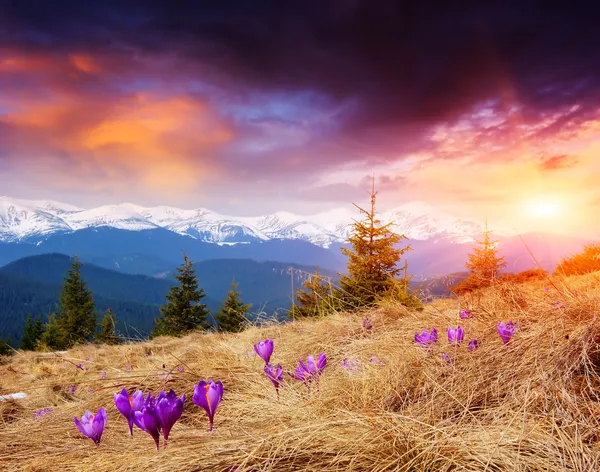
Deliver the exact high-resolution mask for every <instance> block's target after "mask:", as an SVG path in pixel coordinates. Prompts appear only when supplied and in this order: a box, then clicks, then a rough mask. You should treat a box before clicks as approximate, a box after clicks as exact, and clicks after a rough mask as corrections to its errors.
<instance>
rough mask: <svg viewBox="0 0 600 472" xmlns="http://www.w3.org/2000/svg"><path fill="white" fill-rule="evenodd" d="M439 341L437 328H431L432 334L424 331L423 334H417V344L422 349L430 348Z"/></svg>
mask: <svg viewBox="0 0 600 472" xmlns="http://www.w3.org/2000/svg"><path fill="white" fill-rule="evenodd" d="M437 340H438V333H437V330H436V329H435V328H431V333H429V332H428V331H427V330H426V329H424V330H423V331H422V332H421V334H419V333H415V343H417V344H418V345H419V346H421V347H430V346H431V345H432V344H433V343H436V342H437Z"/></svg>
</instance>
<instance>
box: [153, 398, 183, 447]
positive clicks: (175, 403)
mask: <svg viewBox="0 0 600 472" xmlns="http://www.w3.org/2000/svg"><path fill="white" fill-rule="evenodd" d="M184 402H185V393H184V394H183V395H181V397H180V398H177V395H176V394H175V392H174V391H173V390H170V391H169V393H165V392H163V391H161V392H160V393H159V394H158V398H157V399H156V413H157V416H158V418H159V420H160V426H161V427H162V433H163V438H164V439H165V447H167V439H169V432H170V431H171V428H172V427H173V425H174V424H175V423H176V422H177V420H178V419H179V418H180V417H181V414H182V413H183V403H184Z"/></svg>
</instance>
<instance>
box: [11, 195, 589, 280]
mask: <svg viewBox="0 0 600 472" xmlns="http://www.w3.org/2000/svg"><path fill="white" fill-rule="evenodd" d="M359 216H360V215H359V214H358V211H352V210H351V209H345V208H344V209H338V210H332V211H329V212H326V213H320V214H317V215H312V216H301V215H296V214H292V213H286V212H278V213H273V214H270V215H264V216H256V217H231V216H226V215H220V214H218V213H215V212H213V211H210V210H207V209H203V208H199V209H195V210H183V209H178V208H173V207H166V206H159V207H152V208H147V207H142V206H138V205H133V204H129V203H124V204H120V205H106V206H101V207H98V208H94V209H82V208H78V207H75V206H73V205H69V204H64V203H58V202H53V201H48V200H40V201H34V200H19V199H14V198H9V197H0V265H4V264H7V263H10V262H11V261H14V260H17V259H20V258H22V257H26V256H30V255H39V254H47V253H53V252H57V253H63V254H68V255H75V254H77V255H79V256H80V257H81V258H82V259H84V260H87V261H89V262H93V263H94V264H97V265H99V266H102V267H106V268H111V269H114V270H118V271H121V272H125V273H130V274H144V275H150V276H159V277H160V276H163V275H164V274H165V273H167V272H169V271H170V270H173V268H174V267H175V266H177V265H178V264H179V263H180V262H181V258H182V254H183V253H186V254H188V255H189V256H190V258H191V259H192V260H193V261H196V262H198V261H206V260H211V259H221V260H225V259H252V260H255V261H262V262H266V261H277V262H283V263H289V264H301V265H305V266H319V267H321V268H324V269H330V270H332V271H344V270H345V267H346V260H345V257H344V256H342V254H341V251H340V248H341V247H342V246H343V245H344V244H346V241H347V237H348V235H349V232H350V231H351V224H352V222H353V218H359ZM380 218H381V220H382V221H383V222H388V221H391V222H393V223H394V227H393V228H394V230H395V231H397V232H399V233H403V234H405V235H406V236H407V237H408V240H407V241H403V244H405V243H410V245H411V246H412V248H413V250H412V251H409V252H408V253H406V255H405V256H406V259H407V261H408V263H409V272H410V273H411V274H413V275H415V277H416V278H417V279H428V278H431V277H440V276H444V275H446V274H449V273H453V272H460V271H462V270H464V263H465V261H466V260H467V256H468V254H469V253H470V252H471V251H472V250H473V245H474V238H477V237H478V235H480V234H481V231H482V226H481V224H480V223H478V222H476V221H471V220H464V219H460V218H455V217H453V216H452V215H449V214H447V213H444V212H441V211H439V210H438V209H436V208H434V207H432V206H430V205H427V204H423V203H418V202H411V203H407V204H404V205H401V206H399V207H397V208H396V209H394V210H393V211H390V212H386V213H383V214H381V215H380ZM495 237H496V238H497V239H498V241H499V246H498V248H499V252H500V254H501V255H502V256H504V257H505V259H506V261H507V263H508V267H507V270H509V271H512V272H518V271H521V270H525V269H530V268H533V267H535V266H536V261H535V260H534V259H533V257H532V255H531V254H530V251H531V253H533V255H534V256H535V258H536V259H537V261H538V262H539V263H540V265H541V266H542V267H543V268H544V269H546V270H552V269H553V267H554V266H555V265H556V264H557V263H558V262H560V260H561V259H562V258H563V257H566V256H569V255H571V254H573V253H576V252H579V251H581V249H582V248H583V245H584V244H585V243H586V242H589V241H588V240H586V239H583V238H577V237H570V236H562V235H557V234H551V233H529V234H524V235H522V236H518V235H517V236H515V235H510V234H507V233H506V232H505V233H502V232H495Z"/></svg>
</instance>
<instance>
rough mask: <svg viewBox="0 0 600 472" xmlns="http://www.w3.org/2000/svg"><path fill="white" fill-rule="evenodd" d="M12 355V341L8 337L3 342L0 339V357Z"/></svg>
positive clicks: (2, 339)
mask: <svg viewBox="0 0 600 472" xmlns="http://www.w3.org/2000/svg"><path fill="white" fill-rule="evenodd" d="M13 353H14V351H13V348H12V340H11V339H10V336H9V337H8V338H6V341H5V340H4V338H0V356H8V355H11V354H13Z"/></svg>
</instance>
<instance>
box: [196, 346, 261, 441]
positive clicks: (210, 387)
mask: <svg viewBox="0 0 600 472" xmlns="http://www.w3.org/2000/svg"><path fill="white" fill-rule="evenodd" d="M259 355H260V354H259ZM261 357H262V356H261ZM222 398H223V383H222V382H221V381H220V380H219V381H217V383H214V382H213V381H212V380H209V381H208V382H206V381H204V380H201V381H200V382H199V383H198V384H197V385H195V386H194V396H193V397H192V401H193V402H194V403H195V404H196V405H198V406H199V407H200V408H203V409H204V411H206V415H207V416H208V421H209V422H210V432H211V433H212V430H213V418H214V416H215V412H216V411H217V407H218V406H219V403H220V402H221V399H222Z"/></svg>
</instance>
